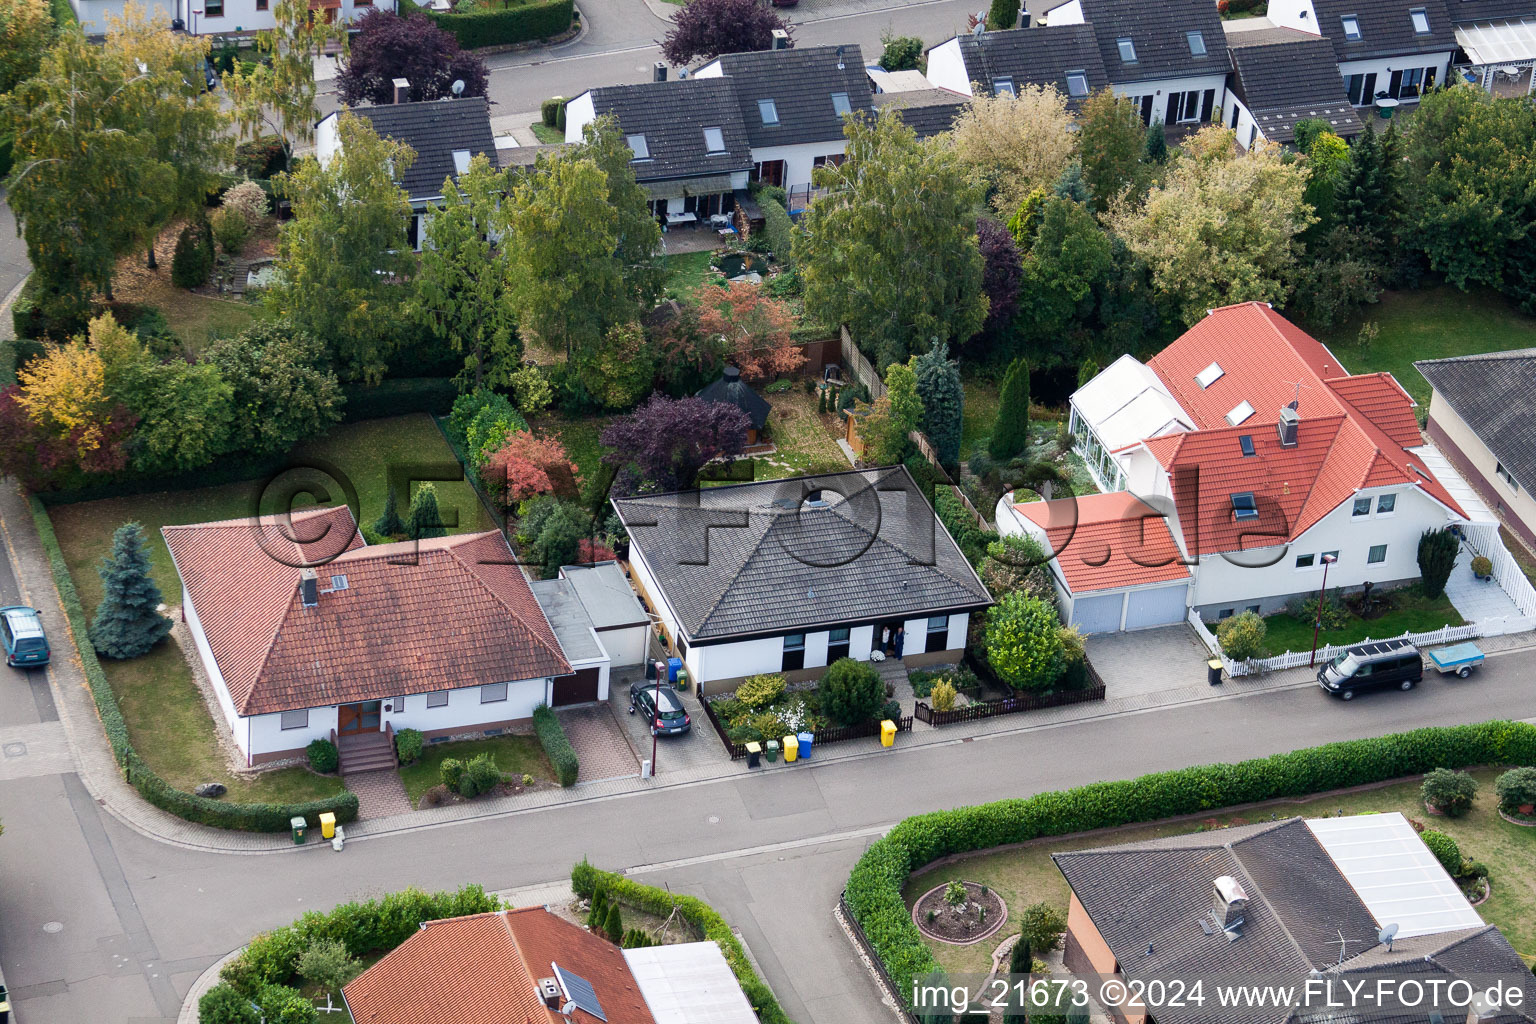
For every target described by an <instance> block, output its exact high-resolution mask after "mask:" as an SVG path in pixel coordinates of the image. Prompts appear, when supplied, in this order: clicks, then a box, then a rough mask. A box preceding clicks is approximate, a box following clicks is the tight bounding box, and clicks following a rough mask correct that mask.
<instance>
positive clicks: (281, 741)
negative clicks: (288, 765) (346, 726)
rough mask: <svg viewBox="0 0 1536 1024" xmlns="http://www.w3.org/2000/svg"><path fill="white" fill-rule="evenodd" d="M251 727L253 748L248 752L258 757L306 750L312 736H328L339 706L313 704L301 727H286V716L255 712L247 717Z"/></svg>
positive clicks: (326, 737) (246, 722) (321, 737)
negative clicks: (303, 725) (284, 719)
mask: <svg viewBox="0 0 1536 1024" xmlns="http://www.w3.org/2000/svg"><path fill="white" fill-rule="evenodd" d="M245 724H246V728H247V729H249V731H250V744H251V746H250V749H249V750H247V751H246V755H247V756H248V757H249V758H251V759H252V760H255V759H257V758H260V757H261V756H262V755H263V754H276V753H279V752H283V751H291V750H303V749H304V748H305V747H307V746H309V743H310V741H311V740H328V739H330V738H331V730H332V729H334V728H336V709H335V708H334V707H329V708H310V709H309V723H308V724H307V725H306V726H305V727H304V728H302V729H284V728H283V716H282V715H281V714H276V715H252V716H250V717H249V718H246V719H245Z"/></svg>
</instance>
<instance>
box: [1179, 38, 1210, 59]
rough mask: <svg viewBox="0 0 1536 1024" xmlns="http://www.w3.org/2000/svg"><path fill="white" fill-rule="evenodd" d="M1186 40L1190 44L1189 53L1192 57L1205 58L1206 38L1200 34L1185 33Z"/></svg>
mask: <svg viewBox="0 0 1536 1024" xmlns="http://www.w3.org/2000/svg"><path fill="white" fill-rule="evenodd" d="M1184 38H1185V40H1187V41H1188V42H1189V52H1190V54H1191V55H1192V56H1195V57H1204V56H1205V36H1203V35H1201V34H1200V33H1199V32H1185V33H1184Z"/></svg>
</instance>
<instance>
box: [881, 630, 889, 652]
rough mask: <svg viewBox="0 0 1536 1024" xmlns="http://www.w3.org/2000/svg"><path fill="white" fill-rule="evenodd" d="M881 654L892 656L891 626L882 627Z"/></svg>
mask: <svg viewBox="0 0 1536 1024" xmlns="http://www.w3.org/2000/svg"><path fill="white" fill-rule="evenodd" d="M880 653H881V654H890V653H891V627H890V626H881V627H880Z"/></svg>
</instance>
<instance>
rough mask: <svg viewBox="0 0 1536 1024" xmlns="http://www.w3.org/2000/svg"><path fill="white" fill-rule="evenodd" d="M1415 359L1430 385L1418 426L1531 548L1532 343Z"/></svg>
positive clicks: (1535, 402) (1535, 471)
mask: <svg viewBox="0 0 1536 1024" xmlns="http://www.w3.org/2000/svg"><path fill="white" fill-rule="evenodd" d="M1413 365H1414V366H1416V367H1418V370H1419V372H1420V373H1422V374H1423V375H1424V379H1425V380H1427V381H1429V383H1430V386H1431V387H1432V388H1434V391H1433V392H1432V393H1431V395H1430V399H1429V421H1428V423H1427V424H1426V425H1425V428H1424V432H1425V433H1426V434H1427V435H1429V438H1430V440H1432V441H1434V443H1435V445H1436V446H1437V447H1438V448H1439V449H1440V451H1441V452H1443V453H1444V454H1445V456H1446V458H1448V459H1450V461H1451V464H1452V465H1454V466H1455V467H1456V470H1457V472H1459V473H1460V474H1461V475H1462V476H1463V477H1464V478H1465V479H1466V480H1467V482H1468V483H1470V484H1471V485H1472V487H1473V488H1475V489H1476V491H1477V493H1478V496H1479V497H1481V498H1482V499H1483V501H1484V502H1486V503H1487V504H1488V505H1489V507H1490V508H1492V509H1494V510H1495V511H1496V512H1498V513H1499V514H1500V515H1501V517H1502V518H1503V520H1504V522H1505V524H1506V525H1508V527H1509V528H1510V529H1511V530H1513V531H1514V532H1515V533H1516V534H1517V535H1519V537H1520V539H1521V540H1523V541H1524V542H1525V544H1526V546H1527V547H1529V548H1530V549H1531V550H1533V551H1536V497H1533V496H1532V489H1533V488H1536V348H1525V349H1517V350H1515V351H1512V352H1489V353H1486V354H1484V355H1477V356H1455V357H1453V358H1450V359H1423V360H1420V361H1419V362H1417V363H1414V364H1413Z"/></svg>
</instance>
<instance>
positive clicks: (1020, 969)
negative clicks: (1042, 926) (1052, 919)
mask: <svg viewBox="0 0 1536 1024" xmlns="http://www.w3.org/2000/svg"><path fill="white" fill-rule="evenodd" d="M1034 969H1035V957H1034V954H1033V953H1032V952H1030V949H1029V939H1028V938H1027V937H1025V936H1024V935H1020V936H1019V938H1018V941H1017V942H1015V943H1014V944H1013V948H1012V949H1011V950H1009V951H1008V973H1009V974H1012V975H1026V974H1029V973H1030V972H1032V971H1033V970H1034ZM1018 980H1020V979H1018V978H1014V979H1010V982H1011V983H1010V984H1009V986H1008V987H1009V989H1010V991H1011V992H1017V991H1018V989H1016V988H1015V987H1014V985H1015V984H1017V982H1018ZM1028 1022H1029V1018H1028V1016H1027V1015H1026V1014H1024V1013H1022V1012H1020V1013H1012V1012H1010V1013H1005V1014H1004V1015H1003V1024H1028Z"/></svg>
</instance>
